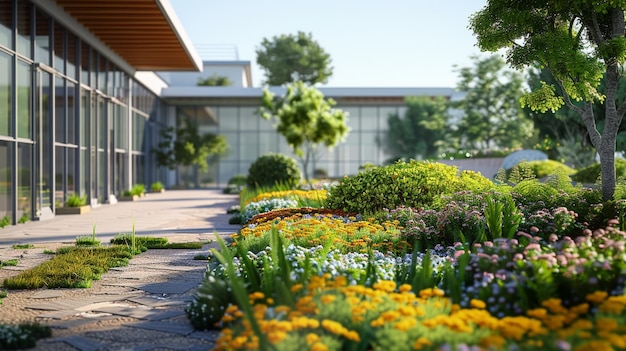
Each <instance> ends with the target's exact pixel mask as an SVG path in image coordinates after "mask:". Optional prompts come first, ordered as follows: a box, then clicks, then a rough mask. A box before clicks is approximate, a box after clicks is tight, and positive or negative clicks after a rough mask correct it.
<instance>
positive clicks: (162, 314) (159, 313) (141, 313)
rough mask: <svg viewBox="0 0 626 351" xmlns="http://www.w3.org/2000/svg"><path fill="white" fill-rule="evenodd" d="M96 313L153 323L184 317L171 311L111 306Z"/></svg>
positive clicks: (180, 312)
mask: <svg viewBox="0 0 626 351" xmlns="http://www.w3.org/2000/svg"><path fill="white" fill-rule="evenodd" d="M94 311H96V312H105V313H112V314H116V315H118V316H125V317H131V318H137V319H147V320H152V321H160V320H163V319H169V318H173V317H178V316H180V315H184V314H185V312H184V311H170V310H155V309H146V308H137V307H121V306H110V307H103V308H98V309H94Z"/></svg>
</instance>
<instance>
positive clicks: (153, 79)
mask: <svg viewBox="0 0 626 351" xmlns="http://www.w3.org/2000/svg"><path fill="white" fill-rule="evenodd" d="M134 78H135V79H136V80H137V81H138V82H139V83H141V84H142V85H144V86H145V87H146V88H147V89H148V90H150V91H151V92H152V93H154V94H156V95H157V96H159V95H161V92H162V91H163V89H164V88H167V83H166V82H165V81H164V80H163V79H161V77H160V76H159V75H158V74H156V73H155V72H151V71H137V72H135V75H134Z"/></svg>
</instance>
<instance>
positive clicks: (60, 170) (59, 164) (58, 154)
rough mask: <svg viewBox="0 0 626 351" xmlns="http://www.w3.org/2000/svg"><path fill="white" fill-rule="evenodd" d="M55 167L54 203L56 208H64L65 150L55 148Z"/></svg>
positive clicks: (60, 147) (59, 147)
mask: <svg viewBox="0 0 626 351" xmlns="http://www.w3.org/2000/svg"><path fill="white" fill-rule="evenodd" d="M54 156H55V157H54V160H55V165H54V172H55V175H54V181H55V184H54V187H55V192H54V194H55V195H54V202H55V203H56V205H57V206H65V197H64V194H65V180H66V178H65V175H66V169H65V167H66V166H67V163H66V162H65V148H64V147H62V146H57V147H55V155H54Z"/></svg>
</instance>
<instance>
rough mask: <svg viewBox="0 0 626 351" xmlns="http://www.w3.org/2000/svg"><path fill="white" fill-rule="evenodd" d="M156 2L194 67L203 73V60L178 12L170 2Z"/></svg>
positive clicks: (157, 0)
mask: <svg viewBox="0 0 626 351" xmlns="http://www.w3.org/2000/svg"><path fill="white" fill-rule="evenodd" d="M155 2H156V4H157V6H159V8H160V9H161V12H163V16H165V19H166V20H167V21H168V22H169V24H170V26H171V27H172V30H173V31H174V34H175V35H176V37H177V38H178V40H180V42H181V43H182V45H183V48H184V49H185V52H186V53H187V55H188V56H189V58H190V59H191V60H192V62H193V65H194V66H195V67H196V70H197V71H199V72H202V69H203V63H202V59H201V58H200V55H199V54H198V52H196V48H195V47H194V46H193V43H192V42H191V39H189V37H188V36H187V32H185V28H184V27H183V24H182V22H181V21H180V20H179V19H178V16H177V15H176V11H174V7H172V5H171V4H170V2H169V1H168V0H155Z"/></svg>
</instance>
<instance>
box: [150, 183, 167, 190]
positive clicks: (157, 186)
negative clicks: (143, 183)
mask: <svg viewBox="0 0 626 351" xmlns="http://www.w3.org/2000/svg"><path fill="white" fill-rule="evenodd" d="M163 188H164V186H163V183H161V182H154V183H152V184H151V185H150V191H154V192H159V191H161V190H163Z"/></svg>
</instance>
